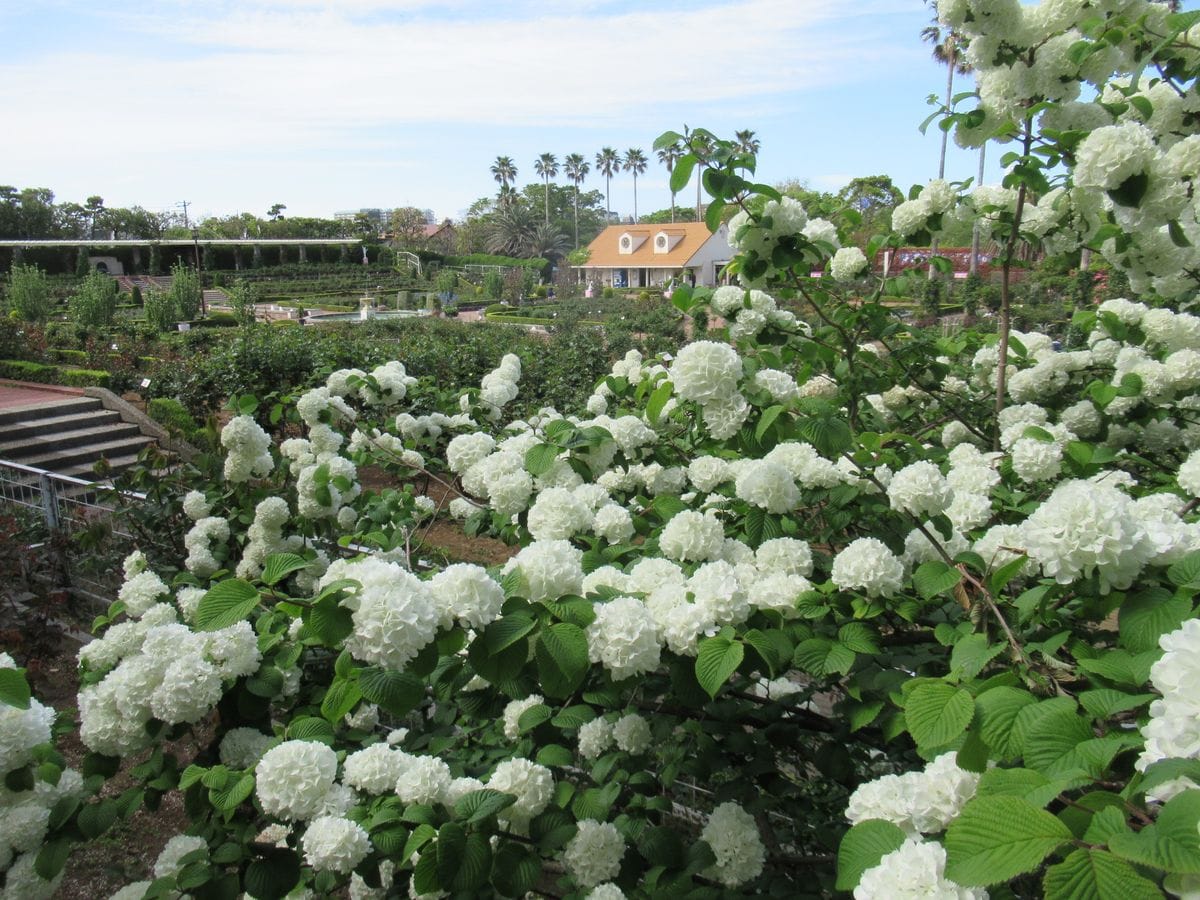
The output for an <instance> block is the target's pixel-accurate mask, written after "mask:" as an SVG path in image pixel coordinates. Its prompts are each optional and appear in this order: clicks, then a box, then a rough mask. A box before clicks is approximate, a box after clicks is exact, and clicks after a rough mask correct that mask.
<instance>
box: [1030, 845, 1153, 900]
mask: <svg viewBox="0 0 1200 900" xmlns="http://www.w3.org/2000/svg"><path fill="white" fill-rule="evenodd" d="M1042 885H1043V888H1044V890H1045V897H1046V900H1161V898H1162V896H1163V895H1162V892H1161V891H1159V889H1158V888H1157V887H1155V886H1154V883H1153V882H1151V881H1147V880H1146V879H1145V878H1143V877H1142V876H1141V875H1139V874H1138V873H1137V872H1136V871H1134V868H1133V866H1131V865H1129V864H1128V863H1125V862H1122V861H1121V860H1119V859H1117V858H1116V857H1115V856H1113V855H1112V854H1111V853H1106V852H1105V851H1103V850H1095V849H1086V850H1085V849H1080V850H1076V851H1075V852H1074V853H1072V854H1071V855H1070V856H1068V857H1067V858H1066V859H1065V860H1063V861H1062V862H1060V863H1059V864H1058V865H1055V866H1051V867H1050V868H1049V869H1047V870H1046V878H1045V880H1044V881H1043V882H1042Z"/></svg>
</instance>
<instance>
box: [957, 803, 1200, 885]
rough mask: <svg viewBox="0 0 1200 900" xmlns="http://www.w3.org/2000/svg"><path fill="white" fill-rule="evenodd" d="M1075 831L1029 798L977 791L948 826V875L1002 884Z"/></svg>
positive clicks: (1029, 868) (1027, 869)
mask: <svg viewBox="0 0 1200 900" xmlns="http://www.w3.org/2000/svg"><path fill="white" fill-rule="evenodd" d="M1194 827H1195V826H1193V828H1194ZM1072 837H1073V836H1072V834H1071V830H1070V829H1069V828H1067V826H1066V825H1064V824H1063V823H1062V822H1061V821H1059V820H1058V819H1057V818H1055V817H1054V816H1052V815H1051V814H1050V813H1048V812H1046V811H1045V810H1043V809H1038V808H1037V807H1036V806H1034V805H1033V804H1032V803H1030V802H1029V801H1028V800H1024V799H1022V798H1020V797H1005V796H990V797H976V798H975V799H974V800H972V801H971V802H969V803H968V804H967V805H966V806H965V807H963V810H962V812H961V813H960V814H959V817H958V818H957V819H956V820H955V821H954V822H952V823H950V828H949V829H948V830H947V831H946V877H947V878H949V879H950V880H952V881H957V882H958V883H959V884H962V885H968V886H975V885H977V886H982V887H986V886H987V885H992V884H1000V883H1002V882H1006V881H1009V880H1011V879H1013V878H1015V877H1016V876H1018V875H1023V874H1024V873H1026V872H1032V871H1033V870H1034V869H1036V868H1037V867H1038V866H1039V865H1040V864H1041V862H1042V860H1043V859H1045V858H1046V857H1047V856H1049V855H1050V854H1051V853H1052V852H1054V850H1055V849H1056V848H1057V847H1059V846H1060V845H1061V844H1063V843H1064V842H1065V841H1069V840H1071V839H1072Z"/></svg>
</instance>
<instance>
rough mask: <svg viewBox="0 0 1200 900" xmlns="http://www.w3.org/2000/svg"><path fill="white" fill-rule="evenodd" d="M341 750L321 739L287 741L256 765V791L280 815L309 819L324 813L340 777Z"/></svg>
mask: <svg viewBox="0 0 1200 900" xmlns="http://www.w3.org/2000/svg"><path fill="white" fill-rule="evenodd" d="M337 767H338V761H337V754H336V753H334V751H333V749H332V748H331V747H328V746H326V745H325V744H322V743H319V742H317V741H284V742H283V743H282V744H278V745H276V746H275V747H272V748H271V749H270V750H268V751H267V752H266V753H264V754H263V756H262V758H261V759H260V760H259V761H258V765H257V766H255V768H254V777H255V786H254V791H255V795H256V796H257V797H258V802H259V804H260V805H261V806H262V808H263V812H265V813H266V814H267V815H269V816H272V817H274V818H277V819H284V820H289V821H292V820H302V821H303V820H307V819H311V818H313V817H315V816H317V815H319V814H320V813H321V810H322V808H323V806H324V804H325V798H326V795H327V794H328V793H329V791H330V789H331V788H332V787H333V783H334V779H335V778H337Z"/></svg>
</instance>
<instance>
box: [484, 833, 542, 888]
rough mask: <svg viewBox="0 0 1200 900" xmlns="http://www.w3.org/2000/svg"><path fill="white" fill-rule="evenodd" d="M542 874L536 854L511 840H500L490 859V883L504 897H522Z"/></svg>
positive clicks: (535, 884) (534, 885) (533, 886)
mask: <svg viewBox="0 0 1200 900" xmlns="http://www.w3.org/2000/svg"><path fill="white" fill-rule="evenodd" d="M541 875H542V864H541V862H540V861H539V860H538V858H537V855H536V854H535V853H533V852H532V851H531V850H527V849H526V848H525V847H522V846H521V845H520V844H517V843H514V842H513V841H502V842H501V843H500V845H499V846H498V847H497V848H496V854H495V856H494V857H493V861H492V884H493V885H495V887H496V890H497V891H499V892H500V893H501V894H503V895H504V896H505V897H524V896H525V895H526V894H527V893H529V892H530V891H532V890H533V889H534V888H535V887H536V886H537V883H538V879H539V878H541Z"/></svg>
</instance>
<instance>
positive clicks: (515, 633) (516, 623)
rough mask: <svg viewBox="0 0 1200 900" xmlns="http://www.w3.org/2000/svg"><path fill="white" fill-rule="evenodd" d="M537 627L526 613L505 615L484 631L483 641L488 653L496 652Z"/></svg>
mask: <svg viewBox="0 0 1200 900" xmlns="http://www.w3.org/2000/svg"><path fill="white" fill-rule="evenodd" d="M536 627H537V623H536V622H534V621H533V619H531V618H529V617H528V616H525V615H520V614H516V615H511V616H505V617H504V618H502V619H497V620H496V621H494V622H492V624H490V625H489V626H488V627H487V630H486V631H485V632H484V633H483V643H484V646H485V647H487V650H488V653H491V654H496V653H499V652H500V651H501V650H504V649H505V648H506V647H509V646H511V645H513V644H515V643H516V642H517V641H519V640H520V639H521V638H523V637H525V635H527V634H529V632H531V631H533V629H534V628H536Z"/></svg>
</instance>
